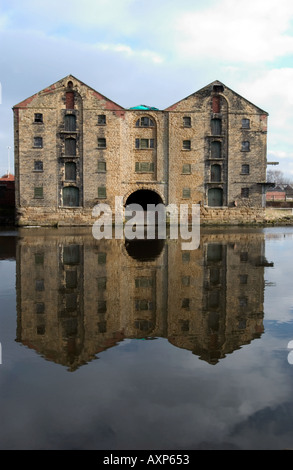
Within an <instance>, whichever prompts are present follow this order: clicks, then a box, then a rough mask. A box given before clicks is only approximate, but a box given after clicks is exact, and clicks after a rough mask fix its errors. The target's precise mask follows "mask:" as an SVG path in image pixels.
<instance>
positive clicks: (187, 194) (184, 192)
mask: <svg viewBox="0 0 293 470" xmlns="http://www.w3.org/2000/svg"><path fill="white" fill-rule="evenodd" d="M182 197H183V199H188V198H190V188H183V190H182Z"/></svg>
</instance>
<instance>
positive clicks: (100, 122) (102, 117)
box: [98, 114, 106, 126]
mask: <svg viewBox="0 0 293 470" xmlns="http://www.w3.org/2000/svg"><path fill="white" fill-rule="evenodd" d="M98 125H99V126H105V125H106V115H105V114H99V115H98Z"/></svg>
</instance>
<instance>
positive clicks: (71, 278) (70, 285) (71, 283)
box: [65, 271, 77, 289]
mask: <svg viewBox="0 0 293 470" xmlns="http://www.w3.org/2000/svg"><path fill="white" fill-rule="evenodd" d="M65 275H66V280H65V282H66V288H67V289H75V288H76V287H77V271H66V273H65Z"/></svg>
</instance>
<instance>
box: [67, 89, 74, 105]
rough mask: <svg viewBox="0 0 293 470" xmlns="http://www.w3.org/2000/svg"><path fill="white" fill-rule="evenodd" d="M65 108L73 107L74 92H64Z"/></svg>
mask: <svg viewBox="0 0 293 470" xmlns="http://www.w3.org/2000/svg"><path fill="white" fill-rule="evenodd" d="M66 109H74V92H73V91H68V92H67V93H66Z"/></svg>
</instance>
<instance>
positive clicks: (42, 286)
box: [36, 279, 45, 292]
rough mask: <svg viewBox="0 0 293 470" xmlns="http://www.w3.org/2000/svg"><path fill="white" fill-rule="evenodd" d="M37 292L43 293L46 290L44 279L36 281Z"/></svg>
mask: <svg viewBox="0 0 293 470" xmlns="http://www.w3.org/2000/svg"><path fill="white" fill-rule="evenodd" d="M36 290H37V291H39V292H41V291H43V290H45V284H44V279H37V280H36Z"/></svg>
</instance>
